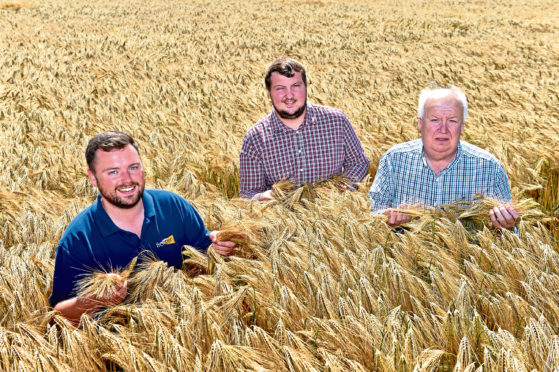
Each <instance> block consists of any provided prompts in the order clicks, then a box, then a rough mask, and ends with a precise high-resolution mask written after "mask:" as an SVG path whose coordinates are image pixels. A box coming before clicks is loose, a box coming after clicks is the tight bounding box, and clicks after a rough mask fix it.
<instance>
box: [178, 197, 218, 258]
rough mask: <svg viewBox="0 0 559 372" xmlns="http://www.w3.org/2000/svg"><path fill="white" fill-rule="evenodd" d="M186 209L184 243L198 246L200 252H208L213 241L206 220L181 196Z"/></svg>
mask: <svg viewBox="0 0 559 372" xmlns="http://www.w3.org/2000/svg"><path fill="white" fill-rule="evenodd" d="M180 200H181V201H182V204H183V209H184V211H185V213H184V215H183V221H182V224H183V226H184V227H185V241H184V244H187V245H190V246H191V247H194V248H196V249H197V250H199V251H200V252H203V253H206V251H207V249H208V247H209V246H210V244H211V243H212V241H211V240H210V232H209V231H208V229H206V225H204V221H203V220H202V217H200V214H199V213H198V211H197V210H196V209H195V208H194V207H193V206H192V204H190V203H189V202H187V201H186V200H185V199H183V198H182V197H181V198H180Z"/></svg>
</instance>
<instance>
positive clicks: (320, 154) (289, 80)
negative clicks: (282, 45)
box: [240, 57, 369, 200]
mask: <svg viewBox="0 0 559 372" xmlns="http://www.w3.org/2000/svg"><path fill="white" fill-rule="evenodd" d="M264 81H265V83H266V89H267V90H268V94H269V95H270V99H271V101H272V106H273V110H272V112H271V113H270V114H269V115H267V116H266V117H264V118H263V119H261V120H260V121H259V122H258V123H256V124H255V125H254V126H253V127H252V128H250V129H249V131H248V132H247V133H246V134H245V137H244V139H243V145H242V148H241V159H240V163H241V196H242V197H245V198H252V199H255V200H271V199H272V190H271V188H272V185H273V184H274V183H276V182H278V181H281V180H289V181H291V182H294V183H295V184H301V183H302V182H307V183H312V182H317V181H320V180H325V179H328V178H330V177H332V176H333V175H335V174H337V175H342V176H344V177H347V178H348V179H349V180H351V181H353V182H359V181H361V180H362V179H363V178H364V177H365V175H366V174H367V171H368V170H369V159H367V157H366V156H365V152H364V151H363V147H362V146H361V142H359V139H358V138H357V135H356V134H355V130H354V129H353V126H352V125H351V123H350V121H349V119H348V118H347V116H346V115H345V114H344V113H343V112H342V111H341V110H338V109H334V108H330V107H326V106H320V105H315V104H312V103H308V102H307V77H306V74H305V69H304V68H303V66H302V65H301V64H300V63H299V62H298V61H296V60H294V59H292V58H289V57H282V58H279V59H277V60H276V61H274V62H273V63H272V64H271V65H270V67H268V70H267V72H266V77H265V79H264Z"/></svg>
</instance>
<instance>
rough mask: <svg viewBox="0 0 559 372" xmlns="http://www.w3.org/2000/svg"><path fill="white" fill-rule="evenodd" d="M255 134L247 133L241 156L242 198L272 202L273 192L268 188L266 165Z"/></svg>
mask: <svg viewBox="0 0 559 372" xmlns="http://www.w3.org/2000/svg"><path fill="white" fill-rule="evenodd" d="M253 141H254V139H253V134H252V133H250V132H249V133H247V134H246V135H245V138H244V139H243V144H242V146H241V155H240V171H241V192H240V194H241V197H243V198H249V199H255V200H272V199H273V198H272V190H270V189H268V188H267V186H266V180H265V174H264V165H263V164H262V159H261V158H260V156H259V154H258V151H257V149H256V145H255V144H254V143H253Z"/></svg>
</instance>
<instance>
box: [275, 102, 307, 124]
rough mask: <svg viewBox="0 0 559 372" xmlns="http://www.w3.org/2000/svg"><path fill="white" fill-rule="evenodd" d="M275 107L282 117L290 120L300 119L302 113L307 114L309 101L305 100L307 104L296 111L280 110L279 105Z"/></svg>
mask: <svg viewBox="0 0 559 372" xmlns="http://www.w3.org/2000/svg"><path fill="white" fill-rule="evenodd" d="M274 108H275V109H276V113H277V115H278V116H279V117H280V118H282V119H288V120H291V119H298V118H300V117H301V116H302V115H304V114H305V109H306V108H307V103H306V102H305V104H304V105H303V106H301V107H299V108H298V109H297V110H295V111H294V112H289V111H285V110H278V108H277V107H274Z"/></svg>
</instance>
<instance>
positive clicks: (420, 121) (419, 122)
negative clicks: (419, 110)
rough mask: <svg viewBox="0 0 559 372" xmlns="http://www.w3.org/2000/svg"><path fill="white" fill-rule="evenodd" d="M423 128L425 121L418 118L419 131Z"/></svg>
mask: <svg viewBox="0 0 559 372" xmlns="http://www.w3.org/2000/svg"><path fill="white" fill-rule="evenodd" d="M422 126H423V120H422V119H421V118H417V130H418V131H420V132H421V127H422Z"/></svg>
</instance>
